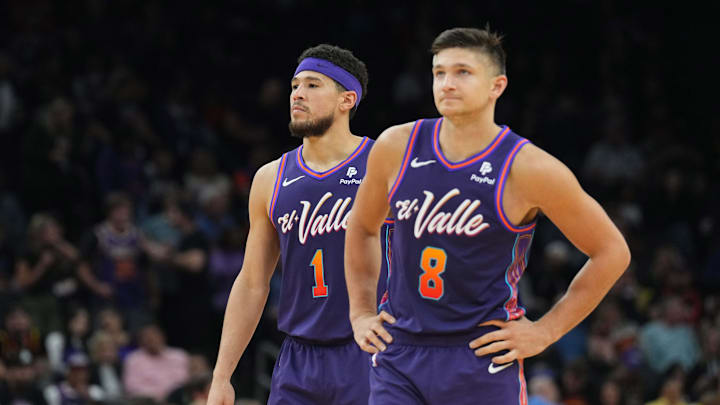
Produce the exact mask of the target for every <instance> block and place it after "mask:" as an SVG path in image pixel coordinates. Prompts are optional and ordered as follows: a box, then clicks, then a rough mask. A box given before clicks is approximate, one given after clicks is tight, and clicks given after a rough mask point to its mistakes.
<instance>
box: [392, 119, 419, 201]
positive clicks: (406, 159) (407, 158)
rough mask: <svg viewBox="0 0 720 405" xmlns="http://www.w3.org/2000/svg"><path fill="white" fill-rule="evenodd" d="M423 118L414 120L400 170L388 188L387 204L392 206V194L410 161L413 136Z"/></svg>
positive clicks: (415, 134)
mask: <svg viewBox="0 0 720 405" xmlns="http://www.w3.org/2000/svg"><path fill="white" fill-rule="evenodd" d="M423 121H425V120H424V119H420V120H417V121H415V125H413V128H412V131H411V132H410V139H408V143H407V147H406V148H405V155H404V156H403V160H402V165H401V166H400V171H399V172H398V175H397V177H396V178H395V182H393V185H392V188H390V192H389V193H388V198H387V201H388V204H390V205H391V206H392V203H391V200H392V197H393V195H394V194H395V191H397V188H398V186H399V185H400V183H401V182H402V179H403V177H404V176H405V169H407V165H408V162H409V161H410V155H412V150H413V146H414V144H415V138H416V137H417V133H418V131H419V130H420V126H422V123H423Z"/></svg>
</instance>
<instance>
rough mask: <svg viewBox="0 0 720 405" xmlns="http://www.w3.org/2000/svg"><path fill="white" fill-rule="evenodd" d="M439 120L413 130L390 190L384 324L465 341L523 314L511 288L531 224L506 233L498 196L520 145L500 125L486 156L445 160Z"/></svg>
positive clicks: (519, 271) (522, 265)
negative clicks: (494, 322) (389, 317)
mask: <svg viewBox="0 0 720 405" xmlns="http://www.w3.org/2000/svg"><path fill="white" fill-rule="evenodd" d="M442 121H443V120H442V119H425V120H419V121H417V122H416V123H415V125H414V127H413V129H412V133H411V136H410V139H409V141H408V146H407V149H406V152H405V156H404V158H403V161H402V166H401V169H400V172H399V174H398V177H397V179H396V180H395V183H394V184H393V187H392V189H391V191H390V193H389V196H388V201H389V203H390V206H391V209H392V211H393V214H394V217H395V225H394V236H393V241H392V242H393V249H392V260H391V270H392V271H391V274H390V277H389V280H388V300H387V303H386V304H384V307H383V309H385V310H387V311H388V312H390V313H391V314H393V316H395V318H396V319H397V323H396V324H394V325H393V326H392V328H394V329H395V328H396V329H399V330H402V331H404V332H407V333H413V334H426V335H433V334H450V333H453V334H465V333H472V332H473V331H477V325H478V324H479V323H481V322H484V321H488V320H491V319H503V320H511V319H517V318H519V317H521V316H522V315H523V314H524V313H525V309H524V308H522V307H521V306H520V305H519V302H518V281H519V280H520V276H521V275H522V273H523V271H524V270H525V267H526V265H527V258H528V253H529V249H530V243H531V241H532V237H533V232H534V228H535V222H532V223H530V224H526V225H523V226H520V227H515V226H513V225H512V224H511V223H510V221H509V220H508V219H507V217H506V215H505V213H504V212H503V209H502V194H503V190H504V186H505V181H506V179H507V176H508V173H509V171H510V167H511V165H512V162H513V159H514V158H515V156H516V154H517V152H518V151H519V150H520V148H522V147H523V145H525V144H527V143H528V141H527V140H526V139H524V138H521V137H520V136H518V135H516V134H515V133H513V132H512V131H510V129H509V128H508V127H503V128H502V130H501V131H500V133H499V134H497V136H496V137H495V138H494V139H493V141H492V142H491V143H490V144H489V145H488V147H487V148H485V150H483V151H481V152H479V153H477V154H475V155H473V156H471V157H469V158H468V159H465V160H463V161H462V162H450V161H449V160H448V159H447V158H445V156H444V155H443V154H442V150H441V149H440V144H439V138H438V134H439V131H440V127H441V125H442Z"/></svg>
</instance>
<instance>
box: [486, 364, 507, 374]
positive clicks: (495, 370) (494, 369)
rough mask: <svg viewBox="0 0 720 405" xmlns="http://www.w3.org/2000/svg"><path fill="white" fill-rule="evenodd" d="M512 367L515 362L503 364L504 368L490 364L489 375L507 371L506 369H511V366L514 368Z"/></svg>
mask: <svg viewBox="0 0 720 405" xmlns="http://www.w3.org/2000/svg"><path fill="white" fill-rule="evenodd" d="M512 365H513V362H512V361H511V362H510V363H505V364H503V365H502V366H497V367H495V363H493V362H490V365H489V366H488V373H490V374H497V373H499V372H501V371H503V370H505V369H506V368H508V367H510V366H512Z"/></svg>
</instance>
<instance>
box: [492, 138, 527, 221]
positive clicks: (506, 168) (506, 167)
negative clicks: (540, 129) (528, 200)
mask: <svg viewBox="0 0 720 405" xmlns="http://www.w3.org/2000/svg"><path fill="white" fill-rule="evenodd" d="M529 143H530V141H528V140H527V139H521V140H519V141H518V142H517V143H516V144H515V146H514V147H513V149H512V151H511V152H510V154H509V155H508V156H507V158H505V163H503V168H502V172H500V180H499V181H498V186H497V188H496V189H495V210H496V211H497V215H498V218H500V222H502V224H503V225H504V226H505V228H506V229H507V230H509V231H510V232H514V233H520V232H527V231H529V230H531V229H533V228H534V227H535V224H536V222H537V221H535V220H533V221H532V222H531V223H530V224H527V225H524V226H521V227H516V226H514V225H513V224H512V223H511V222H510V220H509V219H508V217H507V215H505V210H504V209H503V194H504V192H505V181H506V180H507V176H508V174H510V168H511V167H512V163H513V160H515V156H517V154H518V152H519V151H520V149H522V147H523V146H525V145H527V144H529Z"/></svg>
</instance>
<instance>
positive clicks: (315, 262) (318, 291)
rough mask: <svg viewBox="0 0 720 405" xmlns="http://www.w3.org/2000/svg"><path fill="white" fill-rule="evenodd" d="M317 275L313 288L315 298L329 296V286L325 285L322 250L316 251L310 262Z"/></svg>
mask: <svg viewBox="0 0 720 405" xmlns="http://www.w3.org/2000/svg"><path fill="white" fill-rule="evenodd" d="M310 266H312V268H313V270H314V273H315V286H314V287H313V289H312V291H313V298H321V297H327V296H328V286H327V284H325V269H324V268H323V252H322V249H318V250H316V251H315V256H313V258H312V261H311V262H310Z"/></svg>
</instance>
